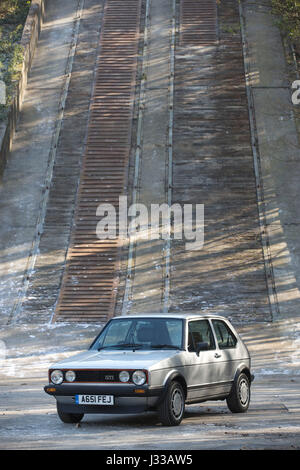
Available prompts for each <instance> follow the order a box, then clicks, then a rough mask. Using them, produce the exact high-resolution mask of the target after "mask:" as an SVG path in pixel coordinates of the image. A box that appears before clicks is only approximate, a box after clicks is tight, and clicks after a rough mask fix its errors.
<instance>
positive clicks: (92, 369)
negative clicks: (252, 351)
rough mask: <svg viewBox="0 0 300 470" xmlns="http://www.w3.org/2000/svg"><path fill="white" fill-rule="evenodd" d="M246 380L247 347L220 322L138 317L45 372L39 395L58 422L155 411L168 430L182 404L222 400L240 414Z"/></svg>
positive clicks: (117, 322)
mask: <svg viewBox="0 0 300 470" xmlns="http://www.w3.org/2000/svg"><path fill="white" fill-rule="evenodd" d="M253 379H254V376H253V375H252V374H251V371H250V355H249V352H248V349H247V347H246V346H245V344H244V343H243V341H242V340H241V338H240V337H239V335H238V333H237V332H236V331H235V329H234V328H233V326H232V325H231V324H230V322H229V321H228V320H227V319H226V318H224V317H221V316H216V315H196V314H177V313H176V314H167V315H163V314H144V315H128V316H122V317H115V318H113V319H112V320H110V321H109V322H108V323H107V324H106V325H105V326H104V328H103V329H102V331H101V332H100V334H99V335H98V336H97V337H96V339H95V340H94V342H93V343H92V345H91V346H90V348H89V350H88V351H85V352H83V353H80V354H77V355H75V356H73V357H71V358H69V359H65V360H63V361H61V362H59V363H57V364H54V365H53V366H52V367H51V369H50V370H49V384H48V385H47V386H45V388H44V390H45V392H46V393H48V394H49V395H53V396H55V398H56V401H57V412H58V415H59V417H60V419H61V420H62V421H63V422H65V423H77V422H79V421H80V420H81V419H82V418H83V416H84V414H85V413H105V414H107V413H116V414H121V413H137V412H144V411H154V410H156V411H157V412H158V415H159V418H160V421H161V423H162V424H164V425H167V426H174V425H178V424H180V422H181V420H182V418H183V415H184V409H185V404H191V403H200V402H204V401H207V400H226V402H227V405H228V407H229V409H230V410H231V411H232V412H233V413H240V412H245V411H246V410H247V409H248V406H249V402H250V385H251V382H252V380H253Z"/></svg>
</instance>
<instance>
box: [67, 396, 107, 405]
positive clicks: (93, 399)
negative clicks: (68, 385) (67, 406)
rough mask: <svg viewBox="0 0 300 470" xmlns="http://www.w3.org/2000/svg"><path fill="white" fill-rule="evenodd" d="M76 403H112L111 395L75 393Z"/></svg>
mask: <svg viewBox="0 0 300 470" xmlns="http://www.w3.org/2000/svg"><path fill="white" fill-rule="evenodd" d="M75 402H76V403H77V405H113V404H114V396H113V395H75Z"/></svg>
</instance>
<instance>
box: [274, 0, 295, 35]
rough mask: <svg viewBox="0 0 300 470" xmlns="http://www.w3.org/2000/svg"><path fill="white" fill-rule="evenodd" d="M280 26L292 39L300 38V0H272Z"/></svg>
mask: <svg viewBox="0 0 300 470" xmlns="http://www.w3.org/2000/svg"><path fill="white" fill-rule="evenodd" d="M272 5H273V12H274V13H275V15H278V18H279V26H280V27H281V29H282V30H283V32H284V33H285V34H287V35H288V36H289V37H290V38H291V39H292V40H299V38H300V0H272Z"/></svg>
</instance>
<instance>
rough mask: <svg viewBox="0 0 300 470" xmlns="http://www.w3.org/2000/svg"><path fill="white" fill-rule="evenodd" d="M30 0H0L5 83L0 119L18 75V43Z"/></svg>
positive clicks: (1, 69)
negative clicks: (4, 95)
mask: <svg viewBox="0 0 300 470" xmlns="http://www.w3.org/2000/svg"><path fill="white" fill-rule="evenodd" d="M30 4H31V1H30V0H0V79H1V80H3V81H4V82H5V84H6V95H7V102H6V106H3V105H1V106H0V120H1V119H4V118H5V116H6V114H7V107H8V106H9V105H10V104H11V100H12V96H13V92H14V86H15V83H14V82H15V81H16V80H18V78H19V76H20V71H21V66H22V62H23V49H22V47H21V45H20V41H21V37H22V33H23V28H24V23H25V21H26V18H27V15H28V11H29V8H30Z"/></svg>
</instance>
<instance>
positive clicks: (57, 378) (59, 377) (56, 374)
mask: <svg viewBox="0 0 300 470" xmlns="http://www.w3.org/2000/svg"><path fill="white" fill-rule="evenodd" d="M50 379H51V382H53V383H54V384H55V385H59V384H61V383H62V382H63V380H64V374H63V373H62V371H61V370H54V371H53V372H51V375H50Z"/></svg>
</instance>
